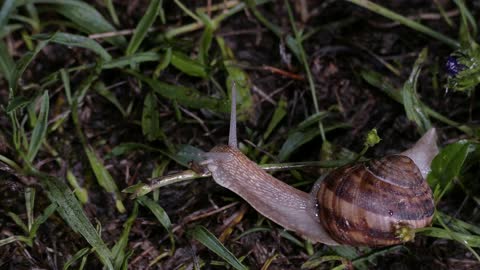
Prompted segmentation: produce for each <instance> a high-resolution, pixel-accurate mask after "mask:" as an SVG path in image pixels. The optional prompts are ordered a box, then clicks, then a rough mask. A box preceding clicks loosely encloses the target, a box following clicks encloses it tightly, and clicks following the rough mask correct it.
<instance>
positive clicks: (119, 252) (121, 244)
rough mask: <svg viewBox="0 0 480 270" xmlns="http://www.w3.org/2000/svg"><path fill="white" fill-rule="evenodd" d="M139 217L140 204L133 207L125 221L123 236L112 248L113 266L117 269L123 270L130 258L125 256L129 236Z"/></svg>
mask: <svg viewBox="0 0 480 270" xmlns="http://www.w3.org/2000/svg"><path fill="white" fill-rule="evenodd" d="M137 215H138V204H137V203H135V205H134V206H133V211H132V214H131V215H130V217H129V218H128V219H127V221H125V223H124V224H123V231H122V235H120V239H118V241H117V243H116V244H115V246H113V248H112V255H113V265H114V266H115V269H121V268H122V265H125V264H126V260H127V259H128V256H125V255H126V254H125V251H126V249H125V248H126V247H127V244H128V235H129V234H130V229H132V226H133V223H134V222H135V219H136V218H137Z"/></svg>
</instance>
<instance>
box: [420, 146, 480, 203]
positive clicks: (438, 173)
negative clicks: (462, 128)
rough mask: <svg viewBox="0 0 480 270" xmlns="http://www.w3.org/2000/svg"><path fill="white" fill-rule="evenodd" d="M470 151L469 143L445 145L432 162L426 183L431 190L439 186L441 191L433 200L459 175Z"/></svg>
mask: <svg viewBox="0 0 480 270" xmlns="http://www.w3.org/2000/svg"><path fill="white" fill-rule="evenodd" d="M471 150H472V148H471V143H469V142H468V141H464V140H462V141H458V142H456V143H453V144H450V145H447V146H446V147H445V148H443V149H442V150H441V151H440V153H438V155H437V156H436V157H435V158H434V159H433V160H432V165H431V171H430V173H429V174H428V176H427V181H428V184H429V185H430V186H431V187H432V188H433V189H435V188H436V187H437V186H439V188H440V189H441V190H442V192H441V194H439V196H438V197H437V198H435V199H436V201H438V200H439V199H440V197H441V196H442V195H443V194H444V193H445V192H446V190H447V189H448V188H449V186H450V185H451V184H452V183H453V180H454V179H455V178H456V177H458V176H459V175H460V171H461V169H462V166H463V163H464V162H465V160H466V158H467V155H468V153H469V152H470V151H471Z"/></svg>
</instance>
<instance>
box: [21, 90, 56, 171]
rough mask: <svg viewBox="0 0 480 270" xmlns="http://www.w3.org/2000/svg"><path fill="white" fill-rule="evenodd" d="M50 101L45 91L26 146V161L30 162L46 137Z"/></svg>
mask: <svg viewBox="0 0 480 270" xmlns="http://www.w3.org/2000/svg"><path fill="white" fill-rule="evenodd" d="M49 104H50V100H49V97H48V91H45V92H44V93H43V96H42V104H41V106H40V113H39V114H38V117H37V122H36V123H35V127H34V128H33V131H32V137H31V139H30V144H29V146H28V152H27V160H28V161H29V162H32V161H33V159H34V158H35V156H36V155H37V153H38V150H39V149H40V146H41V145H42V142H43V140H44V139H45V136H46V135H47V127H48V110H49Z"/></svg>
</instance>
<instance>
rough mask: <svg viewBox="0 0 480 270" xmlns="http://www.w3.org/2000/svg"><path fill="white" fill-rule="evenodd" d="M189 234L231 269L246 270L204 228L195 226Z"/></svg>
mask: <svg viewBox="0 0 480 270" xmlns="http://www.w3.org/2000/svg"><path fill="white" fill-rule="evenodd" d="M191 233H192V237H193V238H195V240H197V241H199V242H200V243H202V244H203V245H204V246H206V247H207V248H208V249H210V250H211V251H213V252H214V253H215V254H217V255H218V256H220V257H221V258H222V259H223V260H225V261H226V262H227V263H228V264H230V265H231V266H232V267H233V268H235V269H237V270H246V269H248V268H247V267H246V266H244V265H243V264H242V263H241V262H240V260H238V259H237V257H235V255H233V254H232V252H230V251H229V250H228V249H227V248H226V247H225V246H224V245H223V244H222V243H221V242H220V241H218V239H217V238H216V237H215V235H213V234H212V233H211V232H209V231H208V230H207V229H206V228H205V227H202V226H196V227H195V228H194V229H193V230H192V232H191Z"/></svg>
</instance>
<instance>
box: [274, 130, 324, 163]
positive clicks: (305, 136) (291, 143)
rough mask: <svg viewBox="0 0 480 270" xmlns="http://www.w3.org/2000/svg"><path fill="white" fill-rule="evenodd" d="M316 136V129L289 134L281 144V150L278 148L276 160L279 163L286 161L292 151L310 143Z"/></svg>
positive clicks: (318, 132) (317, 131)
mask: <svg viewBox="0 0 480 270" xmlns="http://www.w3.org/2000/svg"><path fill="white" fill-rule="evenodd" d="M318 135H320V130H319V129H318V128H311V129H309V130H306V131H296V132H293V133H291V134H290V135H289V136H288V138H287V140H286V141H285V142H284V143H283V145H282V148H280V153H279V154H278V159H279V160H280V161H284V160H286V159H288V157H289V156H290V155H291V154H292V152H293V151H295V150H297V149H298V148H299V147H300V146H302V145H304V144H305V143H307V142H309V141H311V140H312V139H313V138H315V137H317V136H318Z"/></svg>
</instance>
